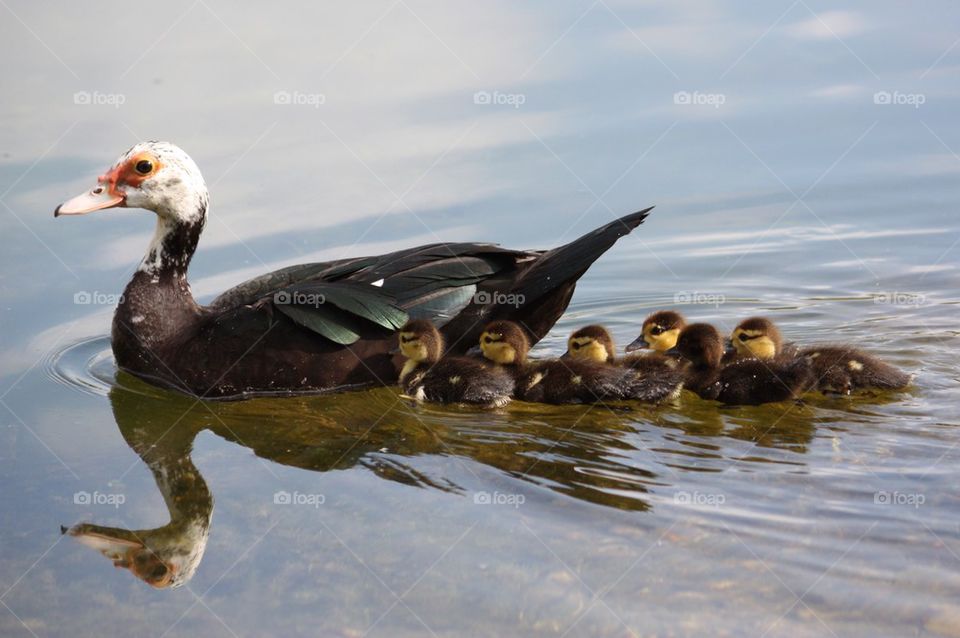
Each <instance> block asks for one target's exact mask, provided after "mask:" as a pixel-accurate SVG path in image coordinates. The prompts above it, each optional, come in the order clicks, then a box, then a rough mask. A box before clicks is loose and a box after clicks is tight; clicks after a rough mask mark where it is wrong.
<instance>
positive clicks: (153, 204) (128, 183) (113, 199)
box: [53, 142, 208, 224]
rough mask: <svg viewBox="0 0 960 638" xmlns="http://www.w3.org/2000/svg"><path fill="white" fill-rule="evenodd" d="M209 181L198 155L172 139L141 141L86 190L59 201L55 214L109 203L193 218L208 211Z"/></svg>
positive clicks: (168, 218) (84, 210)
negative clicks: (204, 177) (189, 151)
mask: <svg viewBox="0 0 960 638" xmlns="http://www.w3.org/2000/svg"><path fill="white" fill-rule="evenodd" d="M207 200H208V195H207V186H206V184H205V183H204V181H203V175H201V174H200V169H199V168H197V165H196V164H195V163H194V161H193V160H192V159H191V158H190V156H189V155H187V154H186V153H185V152H184V151H183V150H182V149H181V148H180V147H178V146H176V145H174V144H171V143H169V142H141V143H139V144H137V145H136V146H134V147H133V148H131V149H130V150H129V151H127V152H126V153H124V154H123V155H122V156H120V159H118V160H117V161H116V162H115V163H114V164H113V166H111V167H110V168H109V169H107V171H106V172H105V173H104V174H103V175H101V176H100V177H99V178H97V183H96V185H95V186H94V187H93V188H91V189H90V190H89V191H87V192H86V193H83V194H82V195H78V196H76V197H74V198H73V199H70V200H67V201H66V202H64V203H63V204H60V206H58V207H57V209H56V210H55V211H54V213H53V214H54V216H55V217H59V216H61V215H84V214H86V213H92V212H93V211H96V210H104V209H107V208H117V207H121V208H145V209H147V210H151V211H153V212H154V213H156V214H157V215H158V216H159V217H160V218H162V219H164V220H165V221H168V222H175V223H182V224H195V223H197V222H202V221H204V219H205V217H206V212H207Z"/></svg>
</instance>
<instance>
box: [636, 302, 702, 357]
mask: <svg viewBox="0 0 960 638" xmlns="http://www.w3.org/2000/svg"><path fill="white" fill-rule="evenodd" d="M686 325H687V321H686V319H684V318H683V315H681V314H680V313H679V312H674V311H673V310H659V311H657V312H654V313H653V314H651V315H650V316H648V317H647V318H646V319H644V320H643V327H642V328H641V330H640V336H639V337H637V338H636V339H634V340H633V342H632V343H630V344H629V345H628V346H627V347H626V349H625V350H626V351H627V352H633V351H634V350H640V349H643V348H650V349H652V350H654V351H655V352H667V351H668V350H670V349H671V348H673V347H674V346H675V345H677V337H679V336H680V331H681V330H683V329H684V327H686Z"/></svg>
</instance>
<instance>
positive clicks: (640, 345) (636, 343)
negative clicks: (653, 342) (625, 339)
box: [624, 335, 650, 352]
mask: <svg viewBox="0 0 960 638" xmlns="http://www.w3.org/2000/svg"><path fill="white" fill-rule="evenodd" d="M649 347H650V344H649V343H647V340H646V339H644V338H643V335H640V336H639V337H637V338H636V339H634V340H633V341H632V342H631V343H630V344H629V345H627V347H626V348H624V351H625V352H633V351H634V350H642V349H644V348H649Z"/></svg>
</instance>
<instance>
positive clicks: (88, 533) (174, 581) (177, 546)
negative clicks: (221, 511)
mask: <svg viewBox="0 0 960 638" xmlns="http://www.w3.org/2000/svg"><path fill="white" fill-rule="evenodd" d="M172 525H173V523H171V525H168V526H166V527H161V528H158V529H156V530H143V531H132V530H126V529H121V528H115V527H104V526H101V525H91V524H89V523H81V524H80V525H75V526H74V527H72V528H70V529H69V530H67V529H64V530H63V532H64V533H66V534H69V535H70V536H73V537H74V538H76V539H77V540H78V541H80V542H81V543H83V544H84V545H86V546H87V547H92V548H93V549H96V550H97V551H99V552H100V553H101V554H103V555H104V556H105V557H107V558H108V559H110V560H111V561H113V565H114V567H118V568H123V569H129V570H130V573H131V574H133V575H134V576H136V577H137V578H139V579H140V580H142V581H143V582H145V583H147V584H148V585H151V586H153V587H156V588H157V589H166V588H170V587H179V586H180V585H183V584H184V583H186V582H187V581H189V580H190V579H191V578H192V577H193V574H194V572H196V570H197V567H198V566H199V565H200V561H201V559H202V558H203V552H204V549H205V548H206V545H207V530H208V527H207V525H205V524H204V525H197V524H193V525H182V526H180V527H181V529H178V530H176V532H173V530H171V529H169V528H170V527H172ZM171 532H173V533H171Z"/></svg>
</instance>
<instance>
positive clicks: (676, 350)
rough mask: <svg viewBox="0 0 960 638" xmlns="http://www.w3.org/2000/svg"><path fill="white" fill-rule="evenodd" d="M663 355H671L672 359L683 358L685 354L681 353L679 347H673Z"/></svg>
mask: <svg viewBox="0 0 960 638" xmlns="http://www.w3.org/2000/svg"><path fill="white" fill-rule="evenodd" d="M663 354H669V355H670V356H672V357H682V356H683V353H682V352H680V347H679V346H673V347H672V348H670V349H669V350H667V351H666V352H664V353H663Z"/></svg>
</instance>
